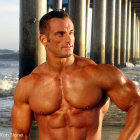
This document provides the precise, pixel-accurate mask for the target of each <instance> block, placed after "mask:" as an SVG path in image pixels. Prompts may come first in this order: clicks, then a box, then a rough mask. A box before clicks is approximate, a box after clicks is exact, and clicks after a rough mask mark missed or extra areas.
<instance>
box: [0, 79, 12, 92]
mask: <svg viewBox="0 0 140 140" xmlns="http://www.w3.org/2000/svg"><path fill="white" fill-rule="evenodd" d="M12 88H13V82H12V81H8V80H1V79H0V90H2V91H6V90H11V89H12Z"/></svg>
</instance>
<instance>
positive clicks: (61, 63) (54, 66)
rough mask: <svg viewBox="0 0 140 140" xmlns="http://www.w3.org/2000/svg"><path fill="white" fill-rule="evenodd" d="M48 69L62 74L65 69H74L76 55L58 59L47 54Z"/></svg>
mask: <svg viewBox="0 0 140 140" xmlns="http://www.w3.org/2000/svg"><path fill="white" fill-rule="evenodd" d="M47 58H48V59H47V60H48V61H47V67H48V70H49V71H51V72H52V71H53V72H59V73H60V72H62V71H63V70H64V69H67V68H70V67H72V65H73V64H74V59H75V58H74V54H72V55H71V56H69V57H64V58H58V57H54V56H50V55H48V54H47Z"/></svg>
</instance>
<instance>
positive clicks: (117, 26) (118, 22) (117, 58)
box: [114, 0, 122, 66]
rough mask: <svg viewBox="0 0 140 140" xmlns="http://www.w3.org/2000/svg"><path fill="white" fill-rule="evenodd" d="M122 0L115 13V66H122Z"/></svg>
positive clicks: (118, 0)
mask: <svg viewBox="0 0 140 140" xmlns="http://www.w3.org/2000/svg"><path fill="white" fill-rule="evenodd" d="M121 5H122V3H121V0H117V2H116V13H115V55H114V57H115V60H114V63H115V66H120V49H121Z"/></svg>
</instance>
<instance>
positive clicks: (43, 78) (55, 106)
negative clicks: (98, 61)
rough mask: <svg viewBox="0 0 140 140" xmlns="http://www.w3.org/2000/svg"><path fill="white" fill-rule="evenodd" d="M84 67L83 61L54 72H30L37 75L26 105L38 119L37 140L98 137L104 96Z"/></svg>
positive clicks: (99, 136)
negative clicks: (80, 63)
mask: <svg viewBox="0 0 140 140" xmlns="http://www.w3.org/2000/svg"><path fill="white" fill-rule="evenodd" d="M92 65H94V64H92ZM87 67H90V66H89V64H88V65H87V64H86V63H85V64H82V65H75V66H73V68H71V69H69V70H65V71H62V72H61V73H60V74H56V75H55V74H52V73H45V74H37V73H36V74H32V75H37V78H36V80H35V82H34V85H33V87H34V88H33V89H32V91H31V93H30V94H29V105H30V107H31V109H32V111H33V112H34V116H35V119H36V121H37V122H38V126H39V138H40V140H100V139H101V127H102V120H103V117H104V114H105V113H104V112H106V111H107V109H108V104H107V103H106V101H107V98H106V97H105V96H104V92H103V90H102V89H101V88H100V86H99V85H98V83H96V78H95V79H94V77H92V78H91V73H90V72H88V70H87ZM95 67H96V66H95ZM103 109H104V110H105V111H104V110H103Z"/></svg>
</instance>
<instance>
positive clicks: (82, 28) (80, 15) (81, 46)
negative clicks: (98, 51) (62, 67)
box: [69, 0, 86, 57]
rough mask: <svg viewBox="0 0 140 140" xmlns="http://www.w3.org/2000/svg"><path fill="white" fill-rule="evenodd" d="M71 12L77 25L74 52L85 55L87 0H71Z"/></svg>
mask: <svg viewBox="0 0 140 140" xmlns="http://www.w3.org/2000/svg"><path fill="white" fill-rule="evenodd" d="M69 14H70V17H71V18H72V20H73V22H74V26H75V47H74V53H75V54H77V55H79V56H83V57H85V49H86V42H85V39H86V33H85V32H86V0H70V1H69Z"/></svg>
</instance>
